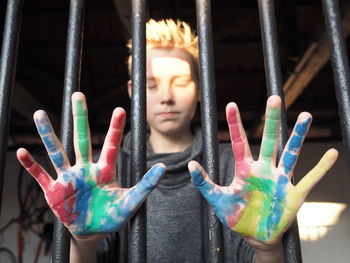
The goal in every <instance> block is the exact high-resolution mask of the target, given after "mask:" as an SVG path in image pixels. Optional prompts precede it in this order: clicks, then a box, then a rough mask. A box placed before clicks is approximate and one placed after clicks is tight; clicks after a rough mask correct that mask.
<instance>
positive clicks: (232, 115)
mask: <svg viewBox="0 0 350 263" xmlns="http://www.w3.org/2000/svg"><path fill="white" fill-rule="evenodd" d="M237 119H238V118H237V111H236V109H235V108H234V107H231V108H230V110H229V114H228V123H229V126H230V135H231V139H232V142H233V146H232V148H233V152H234V155H235V160H236V171H235V174H236V175H237V176H240V177H242V176H244V177H246V176H247V175H248V174H249V173H250V167H249V165H248V163H247V162H246V161H245V160H244V159H245V142H244V140H243V138H242V136H241V132H240V130H239V125H238V120H237Z"/></svg>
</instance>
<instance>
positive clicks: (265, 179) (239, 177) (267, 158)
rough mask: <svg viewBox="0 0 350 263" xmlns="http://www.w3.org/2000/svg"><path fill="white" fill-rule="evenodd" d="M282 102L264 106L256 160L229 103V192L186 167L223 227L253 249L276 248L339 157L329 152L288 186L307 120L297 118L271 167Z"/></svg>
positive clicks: (304, 115) (193, 166)
mask: <svg viewBox="0 0 350 263" xmlns="http://www.w3.org/2000/svg"><path fill="white" fill-rule="evenodd" d="M280 111H281V99H280V97H278V96H271V97H270V98H269V99H268V101H267V107H266V118H267V119H266V121H265V128H264V135H263V140H262V145H261V150H260V156H259V159H258V160H257V161H254V160H253V158H252V155H251V151H250V147H249V144H248V140H247V137H246V135H245V131H244V129H243V125H242V122H241V118H240V114H239V111H238V107H237V105H236V104H235V103H230V104H228V105H227V108H226V115H227V120H228V124H229V129H230V135H231V141H232V147H233V153H234V157H235V177H234V179H233V181H232V183H231V184H230V185H229V186H219V185H216V184H214V183H213V182H212V181H211V180H210V178H209V177H208V175H207V174H206V172H205V171H204V169H203V168H202V167H201V166H200V164H199V163H197V162H195V161H191V162H190V163H189V165H188V167H189V170H190V172H191V177H192V181H193V183H194V184H195V185H196V187H197V188H198V189H199V191H200V192H201V193H202V194H203V196H204V197H205V198H206V199H207V201H208V202H209V204H210V205H211V206H212V207H213V208H214V210H215V213H216V216H217V217H218V218H219V220H220V221H221V222H222V223H223V224H224V226H225V227H227V228H230V229H232V230H234V231H236V232H238V233H239V234H240V235H242V236H243V237H244V238H245V239H246V240H247V241H248V242H249V243H250V244H251V245H252V246H253V247H255V248H261V247H266V246H265V245H267V247H270V246H272V245H274V244H277V243H278V242H279V241H280V239H281V237H282V234H283V233H284V232H285V231H286V230H287V229H288V228H289V226H290V225H291V224H292V222H293V221H294V219H295V217H296V214H297V212H298V209H299V208H300V206H301V205H302V203H303V202H304V200H305V198H306V196H307V194H308V193H309V192H310V190H311V189H312V188H313V187H314V186H315V184H316V183H317V182H318V181H319V180H320V179H321V178H322V177H323V176H324V175H325V173H326V172H327V171H328V170H329V169H330V168H331V167H332V165H333V164H334V162H335V161H336V159H337V157H338V152H337V151H336V150H335V149H330V150H328V151H327V152H326V153H325V154H324V156H323V157H322V159H321V160H320V161H319V163H318V164H317V165H316V166H315V167H314V168H313V169H312V170H311V171H310V172H309V173H308V174H307V175H305V176H304V178H303V179H302V180H301V181H300V182H299V183H298V184H297V185H296V186H294V185H293V184H292V183H291V178H292V176H293V171H294V167H295V164H296V160H297V157H298V155H299V152H300V149H301V145H302V143H303V141H304V138H305V135H306V133H307V130H308V128H309V126H310V123H311V115H310V114H309V113H307V112H304V113H301V114H300V115H299V117H298V120H297V123H296V125H295V127H294V130H293V132H292V135H291V136H290V138H289V141H288V142H287V144H286V147H285V149H284V151H283V154H282V157H281V160H280V162H279V163H278V165H277V167H276V158H277V147H278V138H279V121H280Z"/></svg>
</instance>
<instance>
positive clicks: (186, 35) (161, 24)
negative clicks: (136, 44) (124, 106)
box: [127, 19, 198, 73]
mask: <svg viewBox="0 0 350 263" xmlns="http://www.w3.org/2000/svg"><path fill="white" fill-rule="evenodd" d="M127 46H128V48H129V51H130V53H131V48H132V42H131V39H130V40H129V42H128V44H127ZM150 48H181V49H184V50H185V51H187V52H188V53H189V54H190V55H192V57H193V59H194V61H195V63H196V64H197V63H198V38H197V36H196V35H195V34H194V33H193V32H192V30H191V27H190V26H189V25H188V24H187V23H186V22H183V21H180V20H177V21H176V22H175V21H174V20H172V19H165V20H159V21H155V20H153V19H150V20H149V21H148V22H147V24H146V49H150ZM128 69H129V73H130V72H131V55H130V56H129V58H128Z"/></svg>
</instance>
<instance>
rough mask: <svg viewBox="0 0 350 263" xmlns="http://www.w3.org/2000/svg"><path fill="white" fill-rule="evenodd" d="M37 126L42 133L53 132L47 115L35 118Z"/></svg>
mask: <svg viewBox="0 0 350 263" xmlns="http://www.w3.org/2000/svg"><path fill="white" fill-rule="evenodd" d="M35 124H36V127H37V129H38V131H39V133H40V134H41V135H45V134H47V133H50V132H53V130H52V126H51V124H50V121H49V119H48V118H47V117H45V118H42V119H36V120H35Z"/></svg>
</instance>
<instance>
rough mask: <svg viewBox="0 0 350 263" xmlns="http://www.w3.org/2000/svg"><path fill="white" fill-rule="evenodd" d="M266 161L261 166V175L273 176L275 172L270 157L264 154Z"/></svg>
mask: <svg viewBox="0 0 350 263" xmlns="http://www.w3.org/2000/svg"><path fill="white" fill-rule="evenodd" d="M263 160H264V162H262V163H261V164H260V165H259V167H258V170H259V174H260V175H261V176H264V175H267V176H268V177H269V178H273V172H272V169H271V164H270V158H267V157H265V156H263Z"/></svg>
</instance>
